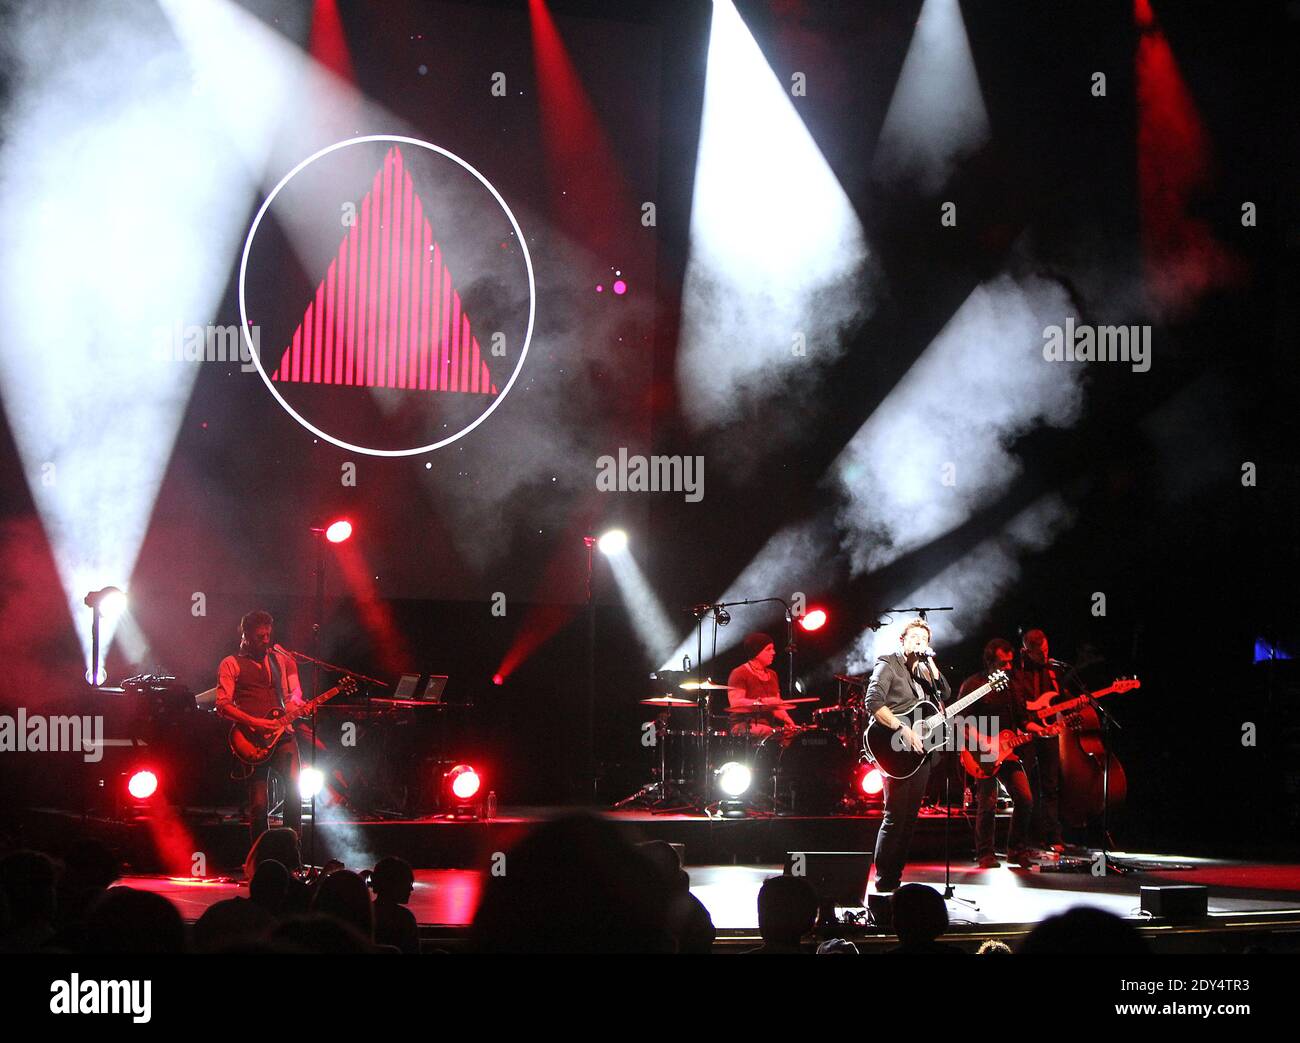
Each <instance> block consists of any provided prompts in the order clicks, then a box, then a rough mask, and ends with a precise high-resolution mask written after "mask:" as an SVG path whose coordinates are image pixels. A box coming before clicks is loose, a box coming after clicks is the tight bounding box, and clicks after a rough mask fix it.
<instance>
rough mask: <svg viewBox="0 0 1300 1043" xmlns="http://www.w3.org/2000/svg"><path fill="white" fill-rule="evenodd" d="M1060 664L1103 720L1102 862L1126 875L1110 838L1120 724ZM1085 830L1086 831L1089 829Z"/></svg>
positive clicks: (1067, 666) (1071, 671)
mask: <svg viewBox="0 0 1300 1043" xmlns="http://www.w3.org/2000/svg"><path fill="white" fill-rule="evenodd" d="M1060 665H1061V666H1063V667H1065V673H1066V676H1067V677H1069V678H1070V680H1071V681H1073V682H1074V684H1075V685H1076V686H1077V687H1078V689H1079V691H1081V692H1082V693H1083V694H1084V696H1085V698H1087V700H1088V705H1089V706H1091V707H1092V709H1093V711H1094V712H1095V713H1096V714H1097V717H1098V718H1099V719H1100V720H1101V742H1102V745H1103V746H1105V747H1106V758H1105V760H1103V761H1102V762H1101V864H1102V868H1103V869H1104V870H1105V871H1106V872H1107V873H1114V874H1115V875H1116V876H1124V875H1125V874H1126V873H1128V872H1129V869H1130V867H1129V866H1126V865H1124V864H1123V863H1121V862H1120V861H1118V860H1117V859H1114V858H1112V857H1111V854H1110V848H1111V845H1112V844H1113V843H1114V841H1112V840H1111V838H1110V729H1111V727H1112V726H1114V727H1115V728H1119V724H1118V723H1117V722H1116V721H1115V718H1114V717H1113V716H1112V715H1111V713H1110V711H1109V710H1107V709H1106V708H1105V707H1103V706H1102V705H1101V703H1099V702H1098V701H1097V700H1096V699H1094V698H1093V697H1092V695H1091V693H1090V692H1089V691H1088V686H1087V685H1086V684H1084V683H1083V678H1081V677H1080V676H1079V674H1078V671H1076V670H1075V668H1074V667H1073V666H1071V665H1070V664H1069V663H1061V664H1060ZM1121 730H1122V729H1121ZM1084 832H1085V833H1086V832H1087V830H1085V831H1084Z"/></svg>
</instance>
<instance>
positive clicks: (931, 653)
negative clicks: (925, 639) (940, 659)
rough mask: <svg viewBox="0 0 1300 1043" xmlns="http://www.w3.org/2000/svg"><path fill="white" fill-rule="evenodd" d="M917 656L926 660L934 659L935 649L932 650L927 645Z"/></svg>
mask: <svg viewBox="0 0 1300 1043" xmlns="http://www.w3.org/2000/svg"><path fill="white" fill-rule="evenodd" d="M917 655H919V656H924V657H925V658H926V659H933V658H934V649H933V648H931V647H930V646H929V645H926V646H925V648H924V650H922V651H920V652H918V653H917Z"/></svg>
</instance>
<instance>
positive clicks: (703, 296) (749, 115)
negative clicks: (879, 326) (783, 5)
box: [677, 0, 872, 470]
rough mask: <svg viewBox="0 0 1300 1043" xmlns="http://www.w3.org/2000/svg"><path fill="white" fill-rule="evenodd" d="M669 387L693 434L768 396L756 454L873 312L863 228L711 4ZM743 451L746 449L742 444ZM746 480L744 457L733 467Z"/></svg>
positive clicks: (735, 31) (749, 40) (734, 23)
mask: <svg viewBox="0 0 1300 1043" xmlns="http://www.w3.org/2000/svg"><path fill="white" fill-rule="evenodd" d="M690 236H691V246H690V260H689V262H688V264H687V269H686V280H685V285H684V288H683V296H682V329H681V344H680V349H679V353H678V364H677V381H678V387H679V389H680V397H681V407H682V412H683V414H684V415H685V417H686V420H687V422H688V423H690V424H691V425H693V426H694V427H695V428H696V429H697V430H700V429H709V428H713V429H716V428H717V427H719V426H721V425H724V424H726V423H728V422H729V421H732V420H734V419H735V418H737V417H739V416H742V415H744V413H745V411H746V410H747V409H749V408H750V407H752V406H753V405H754V404H755V403H759V402H765V401H768V400H770V399H774V398H779V399H780V400H781V403H782V405H781V409H780V411H777V410H775V409H773V410H771V411H770V415H768V416H766V417H765V419H764V428H763V431H764V437H765V439H766V441H767V448H768V449H770V448H771V442H772V440H773V439H774V438H777V439H780V438H783V437H792V436H793V435H794V434H796V433H797V431H798V428H797V427H791V428H790V429H788V430H785V431H780V430H778V429H777V427H776V426H775V425H777V424H778V423H779V422H780V420H781V417H782V416H783V415H789V414H790V413H792V412H793V411H794V410H793V406H792V401H791V400H792V397H793V396H795V395H797V394H800V393H804V394H806V393H808V392H810V391H811V390H812V389H813V388H815V386H816V380H817V377H818V375H819V373H820V372H821V369H822V367H824V366H825V365H826V364H827V363H829V362H831V361H833V360H834V359H835V358H836V357H837V356H838V355H839V354H840V352H841V351H842V349H843V341H844V335H845V331H846V330H847V329H848V328H850V327H852V326H854V325H855V324H856V323H857V322H859V321H860V320H861V319H862V318H863V317H864V316H865V315H866V314H867V313H868V312H869V311H870V310H871V307H872V304H871V300H870V298H869V296H868V295H867V293H866V292H865V290H864V285H863V281H862V280H863V277H864V273H865V264H866V261H867V256H868V252H867V246H866V243H865V241H864V238H863V231H862V226H861V223H860V222H859V221H858V218H857V215H856V213H855V212H854V210H853V207H852V205H851V204H850V202H849V200H848V198H847V196H846V195H845V193H844V190H843V189H842V188H841V187H840V184H839V182H838V181H837V180H836V178H835V175H834V174H833V173H832V171H831V169H830V167H829V166H828V165H827V163H826V160H825V158H824V157H823V156H822V154H821V151H820V150H819V149H818V147H817V144H816V142H814V141H813V139H812V136H811V135H810V134H809V133H808V129H807V128H806V127H805V126H804V124H803V121H802V120H801V119H800V118H799V115H798V113H797V112H796V111H795V109H794V105H793V104H792V102H791V100H790V96H789V95H788V93H787V92H786V90H785V89H784V87H783V85H782V84H781V83H780V82H778V80H777V78H776V76H775V75H774V74H773V72H772V70H771V69H770V68H769V67H768V64H767V61H766V60H765V59H764V57H763V54H762V52H761V51H760V50H759V47H758V44H757V43H755V41H754V38H753V37H752V36H751V35H750V33H749V30H748V29H747V28H746V27H745V24H744V22H743V21H742V20H741V18H740V15H739V14H738V13H737V12H736V9H735V6H734V5H733V4H732V2H731V0H716V2H715V3H714V5H713V21H712V29H711V35H710V38H709V58H708V75H707V79H706V81H705V87H704V105H703V113H702V116H701V122H700V143H699V152H698V155H697V158H696V167H695V186H694V195H693V199H692V203H691V229H690ZM741 444H743V442H742V443H741ZM734 448H735V447H734V445H733V446H730V447H729V453H731V458H730V466H731V467H732V468H733V469H737V468H739V469H741V470H743V469H744V468H745V466H746V464H747V463H752V462H753V461H752V460H748V461H746V460H738V459H736V458H735V453H734Z"/></svg>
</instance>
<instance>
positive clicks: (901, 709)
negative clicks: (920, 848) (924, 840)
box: [866, 619, 951, 894]
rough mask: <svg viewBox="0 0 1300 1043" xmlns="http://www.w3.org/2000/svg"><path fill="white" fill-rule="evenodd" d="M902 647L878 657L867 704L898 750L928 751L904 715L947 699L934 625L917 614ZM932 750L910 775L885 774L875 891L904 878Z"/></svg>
mask: <svg viewBox="0 0 1300 1043" xmlns="http://www.w3.org/2000/svg"><path fill="white" fill-rule="evenodd" d="M899 643H900V646H901V647H900V649H899V651H897V652H894V653H891V654H890V655H883V656H880V657H879V658H878V659H877V660H876V666H875V669H874V670H872V672H871V682H870V683H869V684H868V685H867V696H866V707H867V713H868V714H870V716H871V719H872V720H874V721H876V722H877V723H878V724H879V725H882V726H883V727H884V728H886V729H888V730H889V732H890V742H891V743H894V744H897V747H898V748H899V749H900V750H903V749H907V750H911V751H914V752H915V753H917V754H923V753H926V747H925V744H924V743H923V741H922V737H921V736H919V735H917V733H916V732H915V731H914V730H913V728H912V727H911V726H910V725H909V724H908V723H907V722H906V721H905V720H903V718H902V716H901V715H904V714H906V713H907V712H908V711H909V710H910V709H912V708H913V707H915V706H917V704H918V702H920V703H938V704H939V705H940V706H942V704H943V702H944V701H945V700H946V699H947V698H948V696H949V694H950V691H951V690H950V688H949V687H948V681H947V680H946V679H945V678H944V676H943V674H942V673H940V671H939V668H938V666H937V665H935V662H934V653H933V651H932V650H931V649H930V626H929V624H928V623H926V622H925V620H923V619H913V620H912V621H911V622H909V623H908V624H907V625H906V626H905V627H903V632H902V634H900V635H899ZM934 756H935V754H934V753H933V752H930V753H928V754H926V756H924V758H923V759H922V760H921V762H920V767H919V768H917V769H916V770H915V771H913V772H912V773H911V774H910V775H907V776H906V777H890V776H889V774H888V773H886V776H885V816H884V819H883V820H882V821H881V824H880V832H879V833H877V834H876V853H875V858H874V862H875V866H876V874H875V890H876V892H877V893H878V894H884V893H886V892H893V891H895V890H897V889H898V885H899V884H900V883H901V882H902V877H903V866H904V865H905V864H906V862H907V852H908V848H909V847H911V844H912V830H913V828H914V827H915V826H916V816H917V814H918V813H919V812H920V810H921V798H922V797H923V796H925V789H926V785H927V784H928V783H929V781H930V762H931V761H932V760H933V758H934Z"/></svg>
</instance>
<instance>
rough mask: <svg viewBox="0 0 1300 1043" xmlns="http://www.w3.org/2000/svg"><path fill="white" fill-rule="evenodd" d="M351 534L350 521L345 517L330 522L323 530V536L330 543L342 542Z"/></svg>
mask: <svg viewBox="0 0 1300 1043" xmlns="http://www.w3.org/2000/svg"><path fill="white" fill-rule="evenodd" d="M351 535H352V523H351V522H350V521H348V520H347V519H346V518H340V519H339V520H338V521H336V522H331V523H330V527H329V528H328V529H326V530H325V538H326V539H327V540H329V541H330V543H342V542H343V541H344V540H346V539H348V538H350V537H351Z"/></svg>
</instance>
